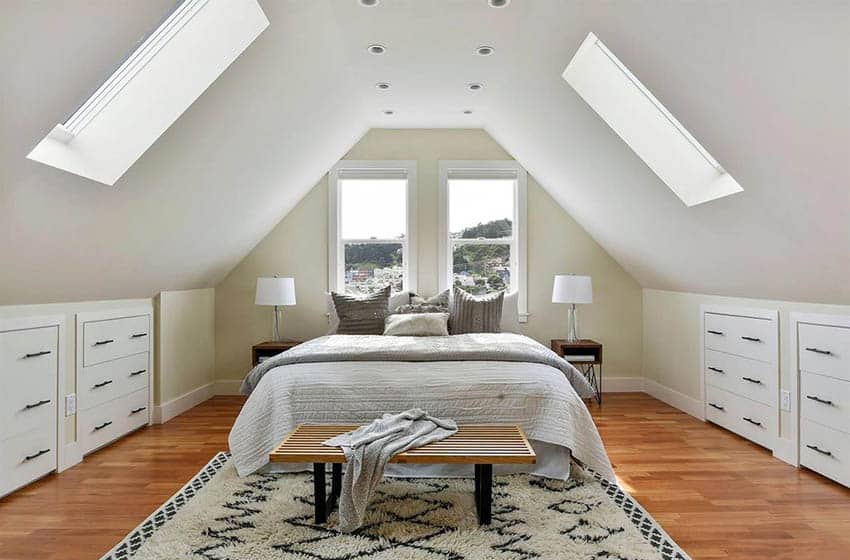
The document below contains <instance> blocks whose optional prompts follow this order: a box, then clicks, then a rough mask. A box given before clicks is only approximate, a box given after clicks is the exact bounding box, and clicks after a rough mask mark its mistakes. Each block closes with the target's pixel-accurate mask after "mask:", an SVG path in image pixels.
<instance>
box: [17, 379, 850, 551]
mask: <svg viewBox="0 0 850 560" xmlns="http://www.w3.org/2000/svg"><path fill="white" fill-rule="evenodd" d="M242 402H243V400H242V398H240V397H216V398H214V399H212V400H210V401H207V402H206V403H204V404H202V405H201V406H198V407H196V408H194V409H192V410H191V411H189V412H187V413H186V414H183V415H182V416H180V417H178V418H175V419H174V420H172V421H171V422H169V423H168V424H165V425H162V426H153V427H150V428H145V429H143V430H141V431H139V432H137V433H135V434H133V435H132V436H130V437H128V438H126V439H124V440H122V441H120V442H118V443H116V444H115V445H112V446H110V447H109V448H107V449H104V450H103V451H100V452H98V453H95V454H94V455H91V456H89V457H88V458H86V460H85V462H84V463H83V464H81V465H78V466H76V467H74V468H72V469H70V470H68V471H66V472H64V473H62V474H61V475H58V476H56V475H51V476H49V477H47V478H45V479H43V480H42V481H40V482H37V483H35V484H33V485H31V486H29V487H27V488H25V489H24V490H21V491H19V492H17V493H15V494H13V495H11V496H9V497H6V498H4V499H2V500H0V559H3V560H9V559H14V560H29V559H39V560H59V559H62V560H77V559H86V560H89V559H97V558H99V557H100V555H102V554H103V553H105V552H106V551H107V550H109V549H110V548H111V547H112V546H113V545H114V544H115V543H116V542H117V541H119V540H120V539H121V538H122V537H123V536H124V535H125V534H126V533H128V532H129V531H130V530H132V529H133V528H134V527H135V526H136V525H137V524H138V523H139V522H141V521H142V520H143V519H144V518H145V517H146V516H147V515H148V514H150V513H151V512H152V511H153V510H154V509H156V508H157V506H159V505H160V504H161V503H163V502H164V501H165V500H167V499H168V498H169V497H170V496H171V495H172V494H173V493H174V492H176V491H177V490H178V489H179V488H180V487H181V486H182V485H183V484H184V483H185V482H186V481H187V480H189V479H190V478H191V477H192V476H193V475H194V474H195V473H196V472H197V471H198V470H199V469H200V468H201V467H202V466H203V465H204V464H206V462H207V461H208V460H209V459H210V458H211V457H212V456H213V454H215V453H216V452H217V451H221V450H224V449H226V448H227V434H228V432H229V430H230V426H231V424H232V423H233V420H234V419H235V417H236V415H237V414H238V412H239V408H240V407H241V404H242ZM591 410H592V412H593V415H594V417H595V418H596V421H597V423H598V425H599V430H600V432H601V433H602V437H603V439H604V441H605V445H606V447H607V449H608V452H609V454H610V456H611V460H612V461H613V462H614V464H615V469H616V472H617V475H618V477H619V479H620V483H621V484H622V485H623V487H624V488H625V489H626V490H628V491H629V492H630V493H631V494H632V495H633V496H634V497H635V498H637V499H638V501H640V502H641V504H643V506H644V507H645V508H646V509H647V510H648V511H649V512H650V513H651V514H652V515H653V516H654V517H655V518H656V519H657V520H658V521H659V523H661V524H662V525H663V526H664V528H665V529H666V530H667V532H668V533H670V535H671V536H672V537H673V538H674V539H675V540H676V541H677V542H678V543H679V544H681V545H682V546H683V547H684V548H685V550H686V551H688V552H689V553H690V554H691V555H692V557H693V558H694V559H695V560H698V559H718V558H720V559H732V558H734V559H741V560H762V559H764V560H767V559H770V560H782V559H791V558H793V559H794V560H802V559H809V558H811V559H815V558H816V559H819V560H843V559H847V558H850V490H847V489H845V488H842V487H840V486H839V485H837V484H834V483H832V482H829V481H828V480H826V479H824V478H822V477H820V476H818V475H816V474H814V473H811V472H808V471H805V470H797V469H794V468H792V467H790V466H788V465H785V464H784V463H781V462H780V461H778V460H776V459H774V458H773V457H772V456H771V455H770V453H768V452H767V451H764V450H762V449H761V448H759V447H757V446H755V445H753V444H751V443H749V442H747V441H745V440H743V439H741V438H739V437H737V436H734V435H732V434H730V433H728V432H726V431H724V430H721V429H719V428H716V427H714V426H712V425H710V424H704V423H702V422H700V421H698V420H695V419H693V418H691V417H689V416H687V415H685V414H683V413H681V412H679V411H677V410H675V409H673V408H670V407H669V406H667V405H665V404H663V403H661V402H659V401H657V400H655V399H653V398H651V397H649V396H647V395H643V394H637V393H632V394H611V395H606V397H605V403H604V405H603V406H602V407H601V408H600V407H597V406H596V405H595V404H593V405H591Z"/></svg>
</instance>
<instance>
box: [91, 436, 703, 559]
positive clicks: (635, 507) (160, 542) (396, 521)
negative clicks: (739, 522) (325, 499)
mask: <svg viewBox="0 0 850 560" xmlns="http://www.w3.org/2000/svg"><path fill="white" fill-rule="evenodd" d="M228 460H229V455H228V454H226V453H219V454H218V455H216V456H215V457H214V458H213V459H212V460H211V461H210V462H209V464H207V466H206V467H204V469H203V470H201V472H199V473H198V475H197V476H196V477H195V478H193V479H192V480H191V481H190V482H189V483H188V484H186V486H184V488H183V489H181V490H180V492H178V493H177V494H175V495H174V496H173V497H172V498H171V499H170V500H168V502H166V503H165V504H164V505H163V506H162V507H160V508H159V509H158V510H157V511H156V512H155V513H154V514H152V515H151V516H150V517H149V518H148V519H146V520H145V521H144V522H143V523H142V524H141V525H140V526H139V527H138V528H137V529H136V530H134V531H133V532H132V533H130V534H129V535H128V536H127V537H126V538H125V539H124V540H122V541H121V542H120V543H119V544H118V545H116V547H115V548H113V550H112V551H110V552H109V553H108V554H107V555H105V556H104V557H103V558H102V560H166V559H168V560H180V559H198V560H243V559H244V560H248V559H250V560H255V559H256V560H266V559H275V560H278V559H280V560H282V559H290V558H291V559H298V560H355V559H356V560H395V559H407V558H410V559H423V560H466V559H475V558H488V559H494V560H495V559H504V560H533V559H540V558H547V559H548V558H559V559H561V558H564V559H576V560H689V557H688V556H687V554H685V552H684V551H682V549H681V548H679V546H678V545H676V543H675V542H673V541H672V539H670V537H669V536H668V535H667V534H666V533H665V532H664V530H663V529H661V527H660V526H659V525H658V524H657V523H656V522H655V520H653V519H652V517H650V516H649V514H648V513H647V512H646V511H645V510H644V509H643V508H642V507H641V506H640V505H639V504H638V503H637V502H636V501H635V500H634V499H633V498H632V497H631V496H629V495H628V494H627V493H626V492H624V491H623V490H622V489H621V488H620V487H619V486H617V485H616V484H614V483H612V482H609V481H607V480H604V479H603V478H602V477H600V476H598V475H596V474H595V473H592V472H589V471H581V469H580V468H579V467H576V468H575V469H574V471H575V472H576V473H578V472H582V473H583V474H581V475H579V476H574V477H573V478H572V479H570V480H568V481H556V480H550V479H543V478H537V477H531V476H526V475H511V476H499V477H496V478H495V479H494V489H493V522H492V524H491V525H489V526H486V527H482V526H479V525H478V523H477V520H476V517H475V513H474V506H473V501H472V496H471V494H472V481H471V480H469V479H416V478H413V479H387V480H386V481H385V482H384V483H382V484H381V485H380V486H379V487H378V491H377V493H376V495H375V497H374V498H373V500H372V502H371V503H370V506H369V514H368V516H367V519H366V523H365V525H364V526H363V527H361V528H360V529H358V530H357V531H356V532H354V533H351V534H344V533H340V532H338V531H336V530H335V529H334V526H333V522H334V521H335V516H332V518H331V523H329V524H328V525H327V526H321V525H320V526H317V525H314V524H313V516H312V508H313V501H312V489H313V486H312V475H308V474H306V473H305V474H274V473H269V474H255V475H251V476H248V477H245V478H239V477H238V476H237V475H236V474H235V470H234V469H233V467H232V465H230V464H229V463H228ZM202 490H204V491H203V492H202ZM178 514H179V515H178Z"/></svg>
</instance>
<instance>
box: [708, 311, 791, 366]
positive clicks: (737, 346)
mask: <svg viewBox="0 0 850 560" xmlns="http://www.w3.org/2000/svg"><path fill="white" fill-rule="evenodd" d="M703 335H704V337H705V347H706V348H708V349H711V350H718V351H720V352H726V353H728V354H735V355H737V356H743V357H745V358H752V359H755V360H761V361H763V362H768V363H776V359H777V358H776V348H777V347H776V345H777V340H776V339H777V332H776V325H775V324H774V322H773V321H769V320H767V319H754V318H752V317H739V316H734V315H722V314H719V313H706V314H705V332H704V333H703Z"/></svg>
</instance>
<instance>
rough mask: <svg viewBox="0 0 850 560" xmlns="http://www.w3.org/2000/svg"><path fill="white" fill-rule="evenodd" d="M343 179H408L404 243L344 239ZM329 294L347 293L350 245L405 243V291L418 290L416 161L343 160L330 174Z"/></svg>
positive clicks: (397, 241)
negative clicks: (346, 266) (341, 199)
mask: <svg viewBox="0 0 850 560" xmlns="http://www.w3.org/2000/svg"><path fill="white" fill-rule="evenodd" d="M340 178H343V179H344V178H363V179H370V178H371V179H381V178H384V179H386V178H406V179H407V192H406V206H407V230H406V231H405V232H404V239H343V238H342V236H341V224H342V222H341V220H342V208H341V204H340V189H339V182H340ZM328 194H329V204H328V212H329V215H328V290H329V291H331V290H332V291H336V292H340V293H343V292H344V290H345V244H346V243H375V244H377V243H401V246H402V265H403V267H404V277H403V279H402V290H403V291H409V292H415V291H416V290H417V278H418V268H417V266H416V265H417V257H418V253H417V244H416V237H417V233H418V229H417V226H416V161H414V160H340V161H339V162H338V163H337V164H336V165H334V166H333V167H332V168H331V170H330V172H329V173H328Z"/></svg>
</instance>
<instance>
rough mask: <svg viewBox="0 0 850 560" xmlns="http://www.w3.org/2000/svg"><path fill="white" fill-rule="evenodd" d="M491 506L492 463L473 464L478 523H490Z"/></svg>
mask: <svg viewBox="0 0 850 560" xmlns="http://www.w3.org/2000/svg"><path fill="white" fill-rule="evenodd" d="M492 506H493V465H475V510H476V513H478V523H479V524H481V525H489V524H490V518H491V510H492Z"/></svg>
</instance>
